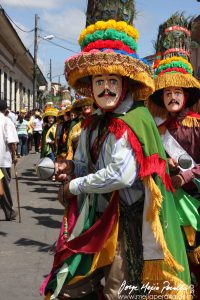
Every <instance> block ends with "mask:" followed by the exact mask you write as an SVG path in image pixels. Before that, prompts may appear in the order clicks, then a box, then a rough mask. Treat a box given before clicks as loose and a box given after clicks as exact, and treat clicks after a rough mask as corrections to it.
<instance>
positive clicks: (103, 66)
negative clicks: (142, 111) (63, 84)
mask: <svg viewBox="0 0 200 300" xmlns="http://www.w3.org/2000/svg"><path fill="white" fill-rule="evenodd" d="M100 74H116V75H120V76H125V77H128V78H129V79H131V81H132V84H131V89H132V90H133V91H135V92H136V94H137V95H139V97H140V98H141V99H146V98H148V96H149V95H151V94H152V93H153V92H154V82H153V78H152V76H153V73H152V70H151V68H150V67H149V66H148V65H146V64H145V63H144V62H143V61H141V60H140V59H136V58H133V57H131V56H128V55H123V54H119V53H115V52H109V53H105V52H97V53H96V52H95V53H90V52H82V53H81V54H79V55H77V56H74V57H72V58H70V59H68V60H67V61H66V62H65V76H66V79H67V80H68V82H69V85H70V86H71V87H73V88H74V89H75V90H76V91H77V92H78V93H80V94H81V95H84V96H90V95H91V80H90V76H93V75H100Z"/></svg>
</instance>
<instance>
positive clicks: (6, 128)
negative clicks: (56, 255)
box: [0, 100, 19, 221]
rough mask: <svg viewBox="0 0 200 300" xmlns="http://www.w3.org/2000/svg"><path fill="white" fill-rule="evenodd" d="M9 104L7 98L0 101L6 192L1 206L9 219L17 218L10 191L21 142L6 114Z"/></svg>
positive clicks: (0, 162)
mask: <svg viewBox="0 0 200 300" xmlns="http://www.w3.org/2000/svg"><path fill="white" fill-rule="evenodd" d="M6 109H7V104H6V101H5V100H1V101H0V141H1V142H0V168H1V171H2V172H3V175H4V177H3V178H2V185H3V190H4V194H3V196H2V197H1V207H2V209H3V211H4V214H5V217H6V220H7V221H12V220H14V219H15V218H16V212H15V211H14V210H13V200H12V196H11V193H10V186H9V184H10V179H11V172H10V171H11V170H10V169H11V166H12V163H16V143H18V142H19V140H18V136H17V131H16V129H15V125H14V124H13V122H12V121H11V120H10V119H9V118H8V117H6V116H5V112H6Z"/></svg>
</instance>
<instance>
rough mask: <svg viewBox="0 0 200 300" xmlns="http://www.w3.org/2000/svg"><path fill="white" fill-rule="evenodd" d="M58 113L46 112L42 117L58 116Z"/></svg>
mask: <svg viewBox="0 0 200 300" xmlns="http://www.w3.org/2000/svg"><path fill="white" fill-rule="evenodd" d="M57 115H58V113H57V112H52V111H49V112H46V113H44V114H43V115H42V119H44V118H46V117H57Z"/></svg>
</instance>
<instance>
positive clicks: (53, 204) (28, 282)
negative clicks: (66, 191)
mask: <svg viewBox="0 0 200 300" xmlns="http://www.w3.org/2000/svg"><path fill="white" fill-rule="evenodd" d="M38 159H39V155H38V154H29V155H28V156H26V157H23V158H21V159H20V161H19V163H18V165H17V169H18V176H19V190H20V204H21V217H22V222H21V223H19V221H18V220H16V221H12V222H8V221H5V220H4V213H3V211H2V210H0V300H13V299H15V300H37V299H38V300H41V299H43V297H40V295H39V286H40V284H41V282H42V281H43V279H44V277H45V276H46V275H47V274H48V273H49V271H50V268H51V265H52V260H53V256H52V255H50V254H49V253H48V251H49V249H50V247H51V245H52V244H53V243H54V241H55V240H56V238H57V236H58V233H59V228H60V223H61V220H62V215H63V209H62V207H61V205H60V204H59V202H58V201H56V193H57V190H58V184H57V183H55V182H52V181H41V180H40V179H39V178H38V177H37V176H36V173H35V165H34V164H35V163H36V162H37V160H38ZM12 173H13V179H12V184H11V188H12V191H13V199H14V207H16V206H17V201H16V200H17V199H16V189H15V179H14V172H12Z"/></svg>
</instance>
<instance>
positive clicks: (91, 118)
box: [81, 115, 95, 129]
mask: <svg viewBox="0 0 200 300" xmlns="http://www.w3.org/2000/svg"><path fill="white" fill-rule="evenodd" d="M94 117H95V116H94V115H92V116H89V117H88V118H86V119H85V120H83V121H82V123H81V127H82V128H83V129H86V128H88V127H89V125H90V124H91V122H92V120H94Z"/></svg>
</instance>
